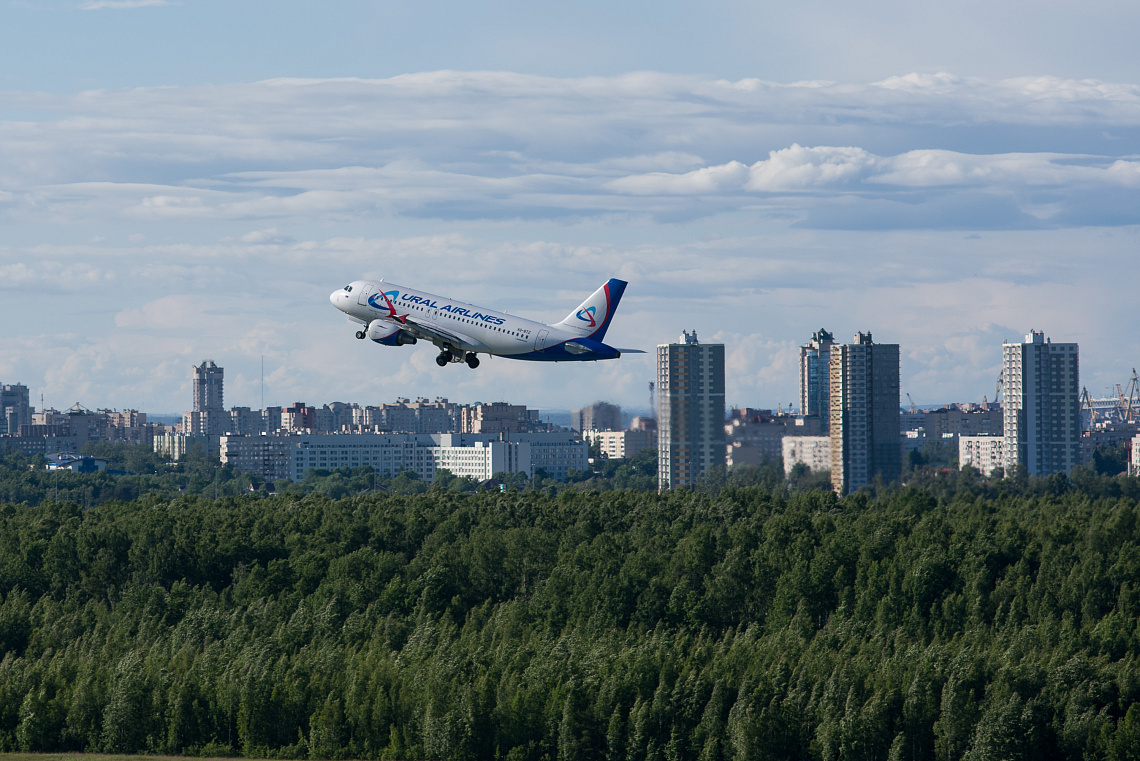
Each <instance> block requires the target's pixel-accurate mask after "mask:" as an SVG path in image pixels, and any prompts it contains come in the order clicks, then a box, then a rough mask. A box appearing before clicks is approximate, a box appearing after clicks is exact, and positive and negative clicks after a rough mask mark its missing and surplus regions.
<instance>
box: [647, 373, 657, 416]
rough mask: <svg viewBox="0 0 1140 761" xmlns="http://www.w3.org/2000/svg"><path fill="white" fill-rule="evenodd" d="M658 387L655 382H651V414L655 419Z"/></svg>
mask: <svg viewBox="0 0 1140 761" xmlns="http://www.w3.org/2000/svg"><path fill="white" fill-rule="evenodd" d="M656 388H657V386H656V385H655V384H654V383H653V381H649V414H650V415H651V416H653V417H654V418H656V417H657V394H656Z"/></svg>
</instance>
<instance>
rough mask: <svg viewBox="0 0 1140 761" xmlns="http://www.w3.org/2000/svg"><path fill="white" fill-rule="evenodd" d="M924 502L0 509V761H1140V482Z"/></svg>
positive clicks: (146, 502)
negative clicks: (34, 757) (229, 760)
mask: <svg viewBox="0 0 1140 761" xmlns="http://www.w3.org/2000/svg"><path fill="white" fill-rule="evenodd" d="M20 475H22V471H21V472H20ZM331 475H333V474H329V475H327V476H321V477H323V478H328V477H330V476H331ZM13 477H14V476H13ZM915 480H916V483H919V484H920V485H919V486H915V487H907V488H901V489H900V488H897V487H895V488H880V489H879V490H878V492H877V493H874V494H856V495H852V496H849V497H845V498H842V499H841V498H837V497H836V496H834V495H833V494H831V493H830V492H828V491H823V490H818V489H815V488H811V487H812V486H814V485H815V484H812V483H802V484H800V485H799V486H797V485H795V484H788V483H786V482H783V481H782V480H780V481H778V482H777V481H774V480H773V478H772V474H771V472H768V471H755V470H754V471H744V472H737V473H729V474H728V475H727V477H720V478H710V479H708V480H707V481H706V482H705V483H703V484H702V485H701V487H700V489H699V490H694V491H678V492H672V493H666V494H661V495H658V494H655V493H652V492H638V491H630V490H613V489H609V490H604V491H593V490H586V489H583V490H573V489H567V490H564V491H561V492H560V493H557V494H554V495H551V494H550V493H548V491H547V489H546V487H544V486H541V484H540V488H538V489H537V490H535V489H528V485H527V484H519V485H516V487H515V488H510V489H508V490H507V491H505V492H494V493H464V492H462V491H450V490H448V489H445V488H433V489H428V490H427V491H425V492H424V493H422V494H405V495H400V494H390V493H378V492H368V493H363V494H356V495H355V496H346V497H341V498H339V499H334V498H331V497H329V496H326V495H324V494H320V493H301V492H298V493H285V494H279V495H277V496H264V494H260V493H254V494H249V495H244V496H236V495H235V496H221V497H220V498H219V499H217V500H214V499H212V498H206V497H203V496H201V495H194V494H190V495H186V496H172V495H169V494H165V493H162V494H150V495H146V494H144V495H143V496H142V497H139V498H135V499H133V500H131V501H120V500H116V499H112V498H108V499H106V500H105V501H102V502H100V503H98V504H96V505H94V506H93V507H90V508H85V507H84V506H83V502H81V501H78V500H76V501H55V500H52V499H50V498H49V499H46V500H43V501H41V502H39V503H37V504H35V505H32V504H26V503H21V504H16V503H12V502H8V503H7V504H0V750H14V749H23V750H45V751H46V750H53V751H54V750H105V751H114V752H128V751H130V752H133V751H143V752H153V753H187V754H209V755H230V754H233V755H245V756H250V757H290V758H300V757H309V758H358V757H362V758H413V759H436V758H440V759H442V758H454V759H471V758H510V759H542V758H549V759H575V758H589V759H593V758H607V759H621V760H622V761H626V760H629V761H633V760H637V761H641V759H653V760H656V759H662V760H664V759H700V760H702V761H705V760H707V761H713V760H714V759H735V758H743V759H753V758H755V759H764V758H773V759H776V758H780V759H783V758H804V759H856V758H858V759H863V758H866V759H960V758H964V757H965V758H971V759H990V758H994V759H998V758H1002V759H1009V758H1027V759H1028V758H1094V759H1095V758H1104V759H1126V758H1137V757H1140V708H1137V707H1136V704H1137V703H1138V702H1140V663H1138V655H1140V631H1138V628H1137V624H1138V622H1140V520H1138V519H1140V505H1138V501H1137V492H1136V488H1135V486H1136V485H1135V483H1134V481H1135V479H1127V478H1125V477H1123V476H1121V477H1116V478H1108V477H1103V476H1098V475H1096V474H1095V473H1094V472H1092V471H1078V472H1077V473H1076V474H1075V475H1074V478H1073V479H1071V480H1070V479H1065V478H1064V477H1059V478H1050V479H1040V480H1039V479H1028V478H1024V477H1021V476H1019V475H1018V474H1012V475H1011V476H1010V477H1009V478H1005V479H1001V480H997V481H988V480H985V479H980V478H978V477H977V475H976V474H971V473H970V472H968V471H967V472H965V473H962V474H939V473H936V472H932V473H929V474H926V475H923V476H922V477H916V479H915ZM203 483H205V482H204V481H203ZM750 483H754V484H757V485H742V484H750Z"/></svg>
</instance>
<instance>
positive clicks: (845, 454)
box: [829, 333, 902, 494]
mask: <svg viewBox="0 0 1140 761" xmlns="http://www.w3.org/2000/svg"><path fill="white" fill-rule="evenodd" d="M830 370H831V373H830V375H831V381H830V382H831V410H830V414H831V424H830V431H829V434H830V436H831V485H832V486H833V487H834V488H835V490H836V491H837V492H839V493H840V494H847V493H850V492H853V491H855V490H856V489H858V488H860V487H861V486H866V485H867V484H870V483H871V482H872V481H873V480H874V479H875V477H876V476H879V477H881V478H882V479H883V481H885V482H887V483H889V482H891V481H897V480H898V479H899V477H900V475H901V474H902V439H901V437H900V434H899V345H898V344H876V343H874V342H873V341H872V340H871V334H870V333H859V334H858V335H857V336H855V343H852V344H845V345H837V346H832V347H831V358H830Z"/></svg>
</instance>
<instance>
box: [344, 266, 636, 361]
mask: <svg viewBox="0 0 1140 761" xmlns="http://www.w3.org/2000/svg"><path fill="white" fill-rule="evenodd" d="M625 286H626V282H625V281H624V280H618V279H616V278H610V280H609V281H607V282H606V284H605V285H603V286H602V287H601V288H599V289H598V290H596V291H594V293H593V294H592V295H591V296H590V297H589V298H588V299H586V300H585V301H583V302H582V303H581V304H580V305H579V306H578V308H577V309H575V310H574V311H572V312H571V313H570V314H568V315H567V316H566V319H564V320H562V322H559V323H555V324H554V325H547V324H545V323H541V322H535V321H533V320H526V319H523V318H522V317H516V316H514V315H511V314H506V313H505V312H496V311H494V310H490V309H484V308H483V307H477V306H474V305H473V304H467V303H464V302H462V301H455V300H454V299H446V298H443V297H442V296H436V295H435V294H431V293H426V292H425V291H417V290H414V289H412V288H405V287H404V286H401V285H396V284H395V283H386V282H384V280H383V279H380V280H354V281H353V282H351V283H349V284H348V285H346V286H345V287H344V288H341V289H340V290H339V291H333V292H332V293H331V294H329V301H331V302H332V304H333V306H335V307H336V308H337V309H339V310H340V311H342V312H344V313H345V314H346V315H348V319H349V321H350V322H353V323H356V324H358V325H361V326H363V328H362V329H360V330H357V331H356V337H357V338H359V339H361V340H363V339H365V338H368V339H371V340H372V341H373V342H375V343H378V344H382V345H384V346H403V345H407V344H415V343H417V342H418V341H420V340H421V339H422V340H424V341H430V342H431V343H433V344H435V345H436V346H437V347H439V356H438V357H436V358H435V362H436V364H437V365H439V366H440V367H446V366H447V365H448V363H450V362H466V363H467V366H468V367H470V368H471V369H473V370H474V369H475V368H476V367H478V366H479V355H480V354H487V355H490V356H496V357H506V358H507V359H522V360H530V361H534V362H593V361H596V360H600V359H617V358H618V357H620V356H621V355H622V354H623V353H632V354H644V353H645V352H643V351H641V350H640V349H615V348H614V347H612V346H607V345H606V344H604V343H602V340H603V339H604V338H605V337H606V331H607V330H608V329H609V327H610V320H612V319H613V316H614V312H615V311H616V310H617V306H618V302H619V301H621V296H622V294H623V293H625Z"/></svg>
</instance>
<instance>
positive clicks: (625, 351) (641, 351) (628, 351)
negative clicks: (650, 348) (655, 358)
mask: <svg viewBox="0 0 1140 761" xmlns="http://www.w3.org/2000/svg"><path fill="white" fill-rule="evenodd" d="M614 348H615V349H617V347H616V346H615V347H614ZM617 350H618V351H620V352H621V353H622V354H644V353H645V349H617Z"/></svg>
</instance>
